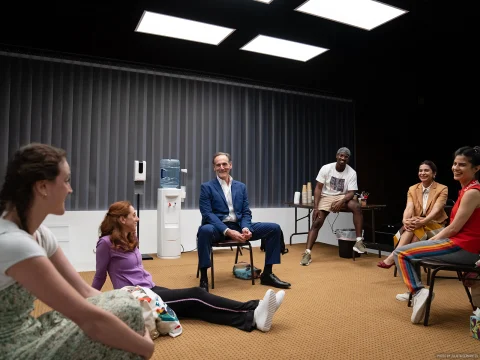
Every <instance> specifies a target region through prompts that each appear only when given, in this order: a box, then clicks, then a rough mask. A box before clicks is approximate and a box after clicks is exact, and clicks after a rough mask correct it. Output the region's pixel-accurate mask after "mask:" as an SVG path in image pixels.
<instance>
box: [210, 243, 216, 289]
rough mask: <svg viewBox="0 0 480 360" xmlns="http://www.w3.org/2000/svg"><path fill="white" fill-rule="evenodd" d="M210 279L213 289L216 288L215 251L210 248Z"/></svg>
mask: <svg viewBox="0 0 480 360" xmlns="http://www.w3.org/2000/svg"><path fill="white" fill-rule="evenodd" d="M210 264H211V266H210V277H211V278H212V289H214V288H215V278H214V275H213V273H214V269H213V249H212V248H210Z"/></svg>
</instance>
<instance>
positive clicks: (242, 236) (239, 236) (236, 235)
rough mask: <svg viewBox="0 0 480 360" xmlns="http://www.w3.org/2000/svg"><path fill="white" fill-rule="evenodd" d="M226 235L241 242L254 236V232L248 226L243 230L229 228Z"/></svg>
mask: <svg viewBox="0 0 480 360" xmlns="http://www.w3.org/2000/svg"><path fill="white" fill-rule="evenodd" d="M225 235H228V237H229V238H230V239H232V240H236V241H240V242H245V241H247V240H250V239H251V238H252V232H251V231H250V230H249V229H248V228H243V229H242V232H238V231H236V230H232V229H228V230H227V232H226V233H225Z"/></svg>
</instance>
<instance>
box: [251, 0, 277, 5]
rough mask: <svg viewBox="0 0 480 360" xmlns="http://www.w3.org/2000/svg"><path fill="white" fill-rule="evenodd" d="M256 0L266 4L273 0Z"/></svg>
mask: <svg viewBox="0 0 480 360" xmlns="http://www.w3.org/2000/svg"><path fill="white" fill-rule="evenodd" d="M255 1H259V2H263V3H265V4H270V3H271V2H272V1H273V0H255Z"/></svg>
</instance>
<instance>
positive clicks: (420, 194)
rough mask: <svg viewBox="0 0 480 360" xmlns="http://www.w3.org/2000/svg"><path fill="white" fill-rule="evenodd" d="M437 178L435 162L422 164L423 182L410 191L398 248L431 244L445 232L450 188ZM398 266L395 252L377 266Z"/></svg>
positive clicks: (397, 241)
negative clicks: (394, 256) (416, 242)
mask: <svg viewBox="0 0 480 360" xmlns="http://www.w3.org/2000/svg"><path fill="white" fill-rule="evenodd" d="M436 175H437V166H436V165H435V164H434V163H433V161H430V160H425V161H423V162H422V163H421V164H420V167H419V169H418V177H419V178H420V181H421V182H420V183H418V184H415V185H413V186H410V188H409V189H408V194H407V206H406V207H405V210H404V212H403V220H402V223H403V226H402V227H401V229H400V230H398V232H397V233H396V234H395V236H394V237H393V239H394V245H395V247H397V246H403V245H407V244H410V243H411V242H415V241H419V240H428V239H430V238H431V237H432V236H434V235H435V234H437V233H439V232H440V231H441V230H442V229H443V228H444V226H445V222H446V220H447V218H448V216H447V214H446V213H445V210H444V207H445V204H446V202H447V197H448V188H447V187H446V186H445V185H442V184H439V183H437V182H436V181H435V180H434V179H435V176H436ZM394 264H395V262H394V260H393V252H392V253H391V254H390V255H389V256H388V257H387V258H386V259H385V260H383V261H380V262H379V263H378V264H377V266H378V267H381V268H384V269H389V268H390V267H392V266H393V265H394Z"/></svg>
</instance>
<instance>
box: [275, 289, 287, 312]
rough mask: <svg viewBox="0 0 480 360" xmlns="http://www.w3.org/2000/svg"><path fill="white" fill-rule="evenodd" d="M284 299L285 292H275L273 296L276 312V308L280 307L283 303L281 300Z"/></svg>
mask: <svg viewBox="0 0 480 360" xmlns="http://www.w3.org/2000/svg"><path fill="white" fill-rule="evenodd" d="M284 297H285V290H280V291H277V293H276V294H275V301H276V303H277V308H276V310H278V308H279V307H280V305H282V302H283V298H284Z"/></svg>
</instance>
